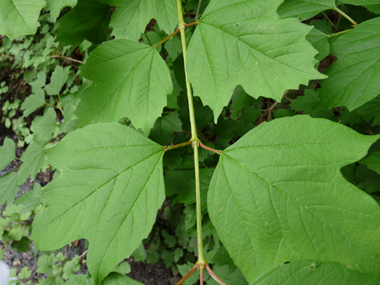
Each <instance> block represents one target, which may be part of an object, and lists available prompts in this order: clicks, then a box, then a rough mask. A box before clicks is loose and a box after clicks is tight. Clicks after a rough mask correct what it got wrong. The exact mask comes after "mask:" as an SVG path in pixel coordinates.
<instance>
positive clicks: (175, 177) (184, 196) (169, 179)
mask: <svg viewBox="0 0 380 285" xmlns="http://www.w3.org/2000/svg"><path fill="white" fill-rule="evenodd" d="M213 172H214V168H212V167H210V168H202V169H200V170H199V174H200V187H201V208H202V210H205V209H206V208H207V204H206V203H207V202H206V201H207V189H208V187H209V184H210V180H211V177H212V174H213ZM165 174H166V175H165V189H166V195H167V196H173V195H176V196H175V198H174V199H173V200H172V202H173V203H175V202H180V203H184V204H185V206H186V205H191V204H194V203H195V195H194V193H195V178H194V170H170V169H168V170H166V171H165Z"/></svg>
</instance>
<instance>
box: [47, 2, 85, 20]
mask: <svg viewBox="0 0 380 285" xmlns="http://www.w3.org/2000/svg"><path fill="white" fill-rule="evenodd" d="M46 2H47V7H46V11H50V16H51V17H52V18H53V19H54V21H55V20H56V19H57V18H58V16H59V13H60V12H61V10H62V8H63V7H67V6H70V7H74V6H75V5H76V4H77V2H78V0H46Z"/></svg>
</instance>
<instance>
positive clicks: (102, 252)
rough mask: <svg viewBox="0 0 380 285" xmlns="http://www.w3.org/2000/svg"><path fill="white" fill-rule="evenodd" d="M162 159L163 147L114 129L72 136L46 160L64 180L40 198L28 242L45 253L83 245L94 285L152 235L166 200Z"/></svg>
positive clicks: (102, 126)
mask: <svg viewBox="0 0 380 285" xmlns="http://www.w3.org/2000/svg"><path fill="white" fill-rule="evenodd" d="M163 154H164V151H163V147H162V146H160V145H158V144H156V143H154V142H153V141H151V140H149V139H147V138H146V137H144V136H143V135H141V134H140V133H138V132H136V131H135V130H133V129H132V128H129V127H126V126H123V125H120V124H117V123H99V124H96V125H90V126H87V127H85V128H82V129H79V130H76V131H74V132H71V133H70V134H68V135H67V136H66V137H65V138H64V139H63V140H62V141H61V142H60V143H59V144H58V145H57V146H56V147H54V148H53V149H51V150H50V151H49V152H48V154H47V155H48V160H49V163H50V164H51V165H53V166H54V167H56V168H57V169H59V170H61V171H62V174H61V175H60V176H59V178H57V179H54V180H53V181H52V182H51V183H50V184H48V185H47V186H46V188H45V189H44V191H43V193H42V204H43V205H44V209H43V210H42V211H40V212H38V214H37V215H36V218H35V220H34V223H33V232H32V239H33V240H34V241H35V242H36V243H37V244H38V246H39V247H40V249H42V250H53V249H56V248H60V247H63V246H64V245H65V244H67V243H69V242H71V241H73V240H77V239H80V238H85V239H87V240H88V241H89V243H90V247H89V253H88V255H87V260H88V267H89V270H90V272H91V275H92V277H93V278H94V281H95V284H98V283H99V282H100V281H101V280H102V279H103V278H104V277H106V276H107V274H108V273H110V272H111V271H112V270H113V269H114V268H115V266H116V265H117V264H118V263H119V262H120V261H122V260H123V259H124V258H126V257H129V256H130V255H131V254H132V253H133V251H134V250H135V249H136V248H137V247H138V246H139V244H140V242H141V240H142V239H143V238H145V237H147V235H148V234H149V232H150V231H151V229H152V226H153V223H154V222H155V220H156V214H157V211H158V209H159V208H160V207H161V206H162V203H163V201H164V197H165V190H164V178H163V169H162V157H163Z"/></svg>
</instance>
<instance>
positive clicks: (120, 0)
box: [97, 0, 178, 41]
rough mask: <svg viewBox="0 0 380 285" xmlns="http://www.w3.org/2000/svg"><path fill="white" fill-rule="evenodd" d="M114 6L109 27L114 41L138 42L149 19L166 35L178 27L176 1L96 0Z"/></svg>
mask: <svg viewBox="0 0 380 285" xmlns="http://www.w3.org/2000/svg"><path fill="white" fill-rule="evenodd" d="M97 2H99V3H104V4H108V5H111V6H116V7H117V8H116V10H115V12H114V13H113V14H112V17H111V22H110V27H112V28H113V30H112V35H114V36H115V38H116V39H128V40H131V41H138V40H139V39H140V38H141V34H142V33H143V32H144V31H145V28H146V25H147V24H148V23H149V21H150V20H151V19H155V20H157V23H158V25H159V26H160V29H161V30H164V31H165V32H166V33H167V34H171V33H172V32H174V29H175V27H176V26H178V16H177V4H176V0H97Z"/></svg>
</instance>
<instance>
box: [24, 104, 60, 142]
mask: <svg viewBox="0 0 380 285" xmlns="http://www.w3.org/2000/svg"><path fill="white" fill-rule="evenodd" d="M56 117H57V113H56V112H55V110H54V109H53V108H51V107H49V108H47V109H46V110H45V114H44V115H43V116H37V117H36V118H35V119H34V121H33V122H32V126H31V127H30V129H31V130H32V132H33V133H34V136H35V137H36V138H37V140H38V141H40V142H47V141H49V140H50V139H51V136H52V134H53V132H54V129H55V126H56V124H55V118H56Z"/></svg>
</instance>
